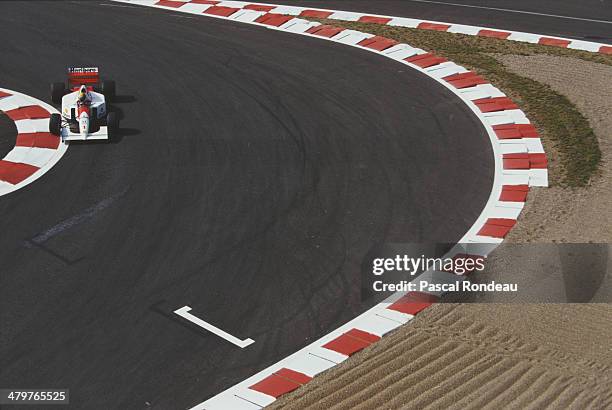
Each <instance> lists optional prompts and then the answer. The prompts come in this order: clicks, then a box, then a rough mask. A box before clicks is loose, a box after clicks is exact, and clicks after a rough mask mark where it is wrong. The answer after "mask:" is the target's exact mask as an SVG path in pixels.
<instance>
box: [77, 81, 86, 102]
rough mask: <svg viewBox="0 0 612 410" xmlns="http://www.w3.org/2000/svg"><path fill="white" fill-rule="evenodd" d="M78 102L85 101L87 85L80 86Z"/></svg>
mask: <svg viewBox="0 0 612 410" xmlns="http://www.w3.org/2000/svg"><path fill="white" fill-rule="evenodd" d="M78 99H79V102H82V103H83V102H85V101H86V100H87V87H85V86H84V85H82V86H81V88H80V89H79V96H78Z"/></svg>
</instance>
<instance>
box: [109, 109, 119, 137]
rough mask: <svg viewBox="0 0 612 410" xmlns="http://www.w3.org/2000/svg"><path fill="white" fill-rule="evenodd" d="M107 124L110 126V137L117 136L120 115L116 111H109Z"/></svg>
mask: <svg viewBox="0 0 612 410" xmlns="http://www.w3.org/2000/svg"><path fill="white" fill-rule="evenodd" d="M106 126H107V127H108V137H109V139H112V138H114V137H115V135H116V132H117V130H118V129H119V117H117V114H116V113H114V112H109V113H108V114H107V115H106Z"/></svg>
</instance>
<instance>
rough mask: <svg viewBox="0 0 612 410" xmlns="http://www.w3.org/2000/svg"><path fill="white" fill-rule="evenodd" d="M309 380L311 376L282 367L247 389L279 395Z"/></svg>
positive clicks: (269, 394) (273, 395)
mask: <svg viewBox="0 0 612 410" xmlns="http://www.w3.org/2000/svg"><path fill="white" fill-rule="evenodd" d="M310 380H312V377H310V376H307V375H305V374H304V373H300V372H296V371H295V370H291V369H287V368H284V367H283V368H282V369H280V370H278V371H277V372H274V373H273V374H271V375H270V376H268V377H266V378H265V379H263V380H261V381H259V382H257V383H255V384H254V385H252V386H250V387H249V389H251V390H256V391H258V392H260V393H264V394H267V395H268V396H272V397H280V396H282V395H283V394H286V393H289V392H292V391H293V390H295V389H297V388H298V387H300V386H301V385H303V384H306V383H308V382H309V381H310Z"/></svg>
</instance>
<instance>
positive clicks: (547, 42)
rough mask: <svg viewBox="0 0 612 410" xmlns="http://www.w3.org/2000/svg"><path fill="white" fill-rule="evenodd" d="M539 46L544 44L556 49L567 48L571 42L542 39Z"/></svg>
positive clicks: (548, 38)
mask: <svg viewBox="0 0 612 410" xmlns="http://www.w3.org/2000/svg"><path fill="white" fill-rule="evenodd" d="M538 44H544V45H545V46H555V47H567V46H569V44H570V41H569V40H560V39H558V38H550V37H542V38H541V39H540V40H538Z"/></svg>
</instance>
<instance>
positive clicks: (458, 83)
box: [444, 71, 489, 88]
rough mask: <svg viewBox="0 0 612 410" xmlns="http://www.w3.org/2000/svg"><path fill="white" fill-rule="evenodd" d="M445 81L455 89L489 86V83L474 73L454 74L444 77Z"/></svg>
mask: <svg viewBox="0 0 612 410" xmlns="http://www.w3.org/2000/svg"><path fill="white" fill-rule="evenodd" d="M444 81H446V82H448V83H450V84H451V85H452V86H453V87H455V88H467V87H474V86H475V85H478V84H488V83H489V82H488V81H487V80H485V79H484V78H482V77H481V76H479V75H478V74H476V73H475V72H473V71H468V72H467V73H460V74H453V75H449V76H448V77H444Z"/></svg>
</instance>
